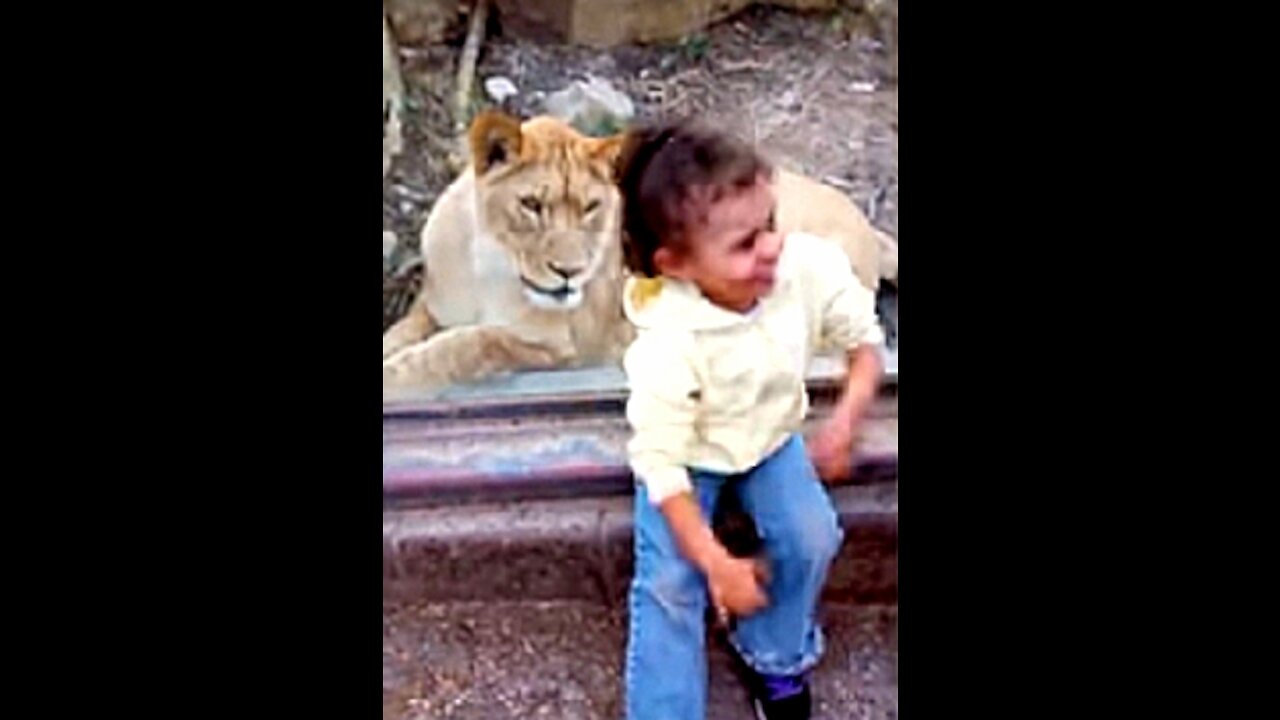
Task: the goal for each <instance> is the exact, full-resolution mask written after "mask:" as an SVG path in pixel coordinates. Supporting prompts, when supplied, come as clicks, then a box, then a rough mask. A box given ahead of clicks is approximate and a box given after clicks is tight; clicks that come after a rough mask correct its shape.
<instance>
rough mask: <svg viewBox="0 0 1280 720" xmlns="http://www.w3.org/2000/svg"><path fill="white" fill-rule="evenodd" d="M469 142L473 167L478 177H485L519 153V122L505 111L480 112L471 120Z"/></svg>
mask: <svg viewBox="0 0 1280 720" xmlns="http://www.w3.org/2000/svg"><path fill="white" fill-rule="evenodd" d="M468 139H469V140H470V143H471V164H472V165H473V166H474V167H475V169H476V175H483V174H485V173H486V172H489V170H490V169H492V168H493V167H494V166H495V165H502V164H503V163H507V162H510V161H511V160H513V159H514V158H515V157H516V156H518V155H519V154H520V121H519V120H517V119H516V118H513V117H511V116H510V115H507V114H506V113H502V112H496V111H488V112H483V113H480V114H479V115H477V116H476V119H475V120H473V121H471V131H470V132H469V134H468Z"/></svg>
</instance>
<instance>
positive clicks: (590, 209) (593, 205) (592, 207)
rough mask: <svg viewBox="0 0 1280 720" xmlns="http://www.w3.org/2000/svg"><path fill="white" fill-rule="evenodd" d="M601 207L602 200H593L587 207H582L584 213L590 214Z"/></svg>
mask: <svg viewBox="0 0 1280 720" xmlns="http://www.w3.org/2000/svg"><path fill="white" fill-rule="evenodd" d="M599 208H600V201H599V200H592V201H590V202H588V203H587V206H586V207H584V208H582V212H583V214H586V215H590V214H591V213H593V212H595V211H596V210H598V209H599Z"/></svg>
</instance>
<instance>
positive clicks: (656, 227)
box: [618, 121, 773, 277]
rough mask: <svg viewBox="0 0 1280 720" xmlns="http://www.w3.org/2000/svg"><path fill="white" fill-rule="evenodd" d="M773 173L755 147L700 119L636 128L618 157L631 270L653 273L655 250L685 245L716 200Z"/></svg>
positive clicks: (624, 244)
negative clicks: (692, 121)
mask: <svg viewBox="0 0 1280 720" xmlns="http://www.w3.org/2000/svg"><path fill="white" fill-rule="evenodd" d="M772 175H773V167H772V165H770V164H769V162H768V161H767V160H765V159H764V158H763V157H762V156H761V155H760V154H758V153H757V152H756V151H755V150H754V149H753V148H751V146H749V145H747V144H746V143H744V142H741V141H739V140H737V139H735V138H733V137H730V136H728V135H725V134H723V133H719V132H716V131H714V130H710V129H708V128H705V127H702V126H700V125H697V124H693V123H689V122H685V121H676V122H670V123H665V124H662V125H654V126H649V127H642V128H637V129H635V130H632V131H631V132H630V133H629V134H628V136H627V139H626V142H625V143H624V145H623V148H622V152H621V154H620V156H619V158H618V189H619V191H620V192H621V194H622V231H623V232H622V250H623V259H624V262H625V263H626V266H627V269H628V270H630V271H631V272H632V273H636V274H638V275H642V276H644V277H656V276H657V275H658V271H657V268H656V267H654V263H653V254H654V252H656V251H657V249H658V248H660V247H668V248H675V249H679V250H685V249H687V241H688V231H689V229H690V228H691V227H695V226H696V225H698V224H699V223H704V222H706V217H707V210H708V208H709V207H710V205H711V204H712V203H714V202H716V201H717V200H719V199H720V197H721V196H723V195H724V194H725V193H726V192H727V191H730V190H737V189H744V188H747V187H750V186H751V185H752V184H753V183H755V182H756V180H757V178H759V177H761V176H764V177H771V176H772Z"/></svg>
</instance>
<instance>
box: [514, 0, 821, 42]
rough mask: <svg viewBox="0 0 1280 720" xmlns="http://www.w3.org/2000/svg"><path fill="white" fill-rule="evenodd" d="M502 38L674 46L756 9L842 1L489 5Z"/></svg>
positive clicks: (569, 0) (542, 0)
mask: <svg viewBox="0 0 1280 720" xmlns="http://www.w3.org/2000/svg"><path fill="white" fill-rule="evenodd" d="M493 1H494V4H495V5H496V6H497V8H498V12H499V14H500V15H501V16H502V29H503V32H504V33H510V34H511V35H513V36H517V37H524V38H527V39H531V40H557V41H561V42H571V43H581V44H584V45H591V46H594V47H608V46H610V45H620V44H625V43H635V42H640V43H647V42H655V41H663V40H676V39H679V38H681V37H683V36H685V35H688V34H689V33H692V32H696V31H698V30H701V29H703V28H705V27H706V26H708V25H710V24H712V23H715V22H719V21H720V20H723V19H725V18H727V17H729V16H730V15H733V14H734V13H737V12H738V11H740V10H742V9H744V8H746V7H748V6H750V5H756V4H762V5H776V6H779V7H786V8H792V9H795V10H831V9H833V8H835V7H836V5H838V4H839V2H840V0H763V1H762V2H757V0H493Z"/></svg>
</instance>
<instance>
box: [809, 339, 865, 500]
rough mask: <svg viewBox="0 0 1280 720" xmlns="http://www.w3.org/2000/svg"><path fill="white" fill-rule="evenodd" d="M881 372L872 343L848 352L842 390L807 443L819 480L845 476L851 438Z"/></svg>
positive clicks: (852, 440)
mask: <svg viewBox="0 0 1280 720" xmlns="http://www.w3.org/2000/svg"><path fill="white" fill-rule="evenodd" d="M882 372H883V366H882V363H881V362H880V353H879V351H878V350H877V349H876V348H875V347H874V346H872V345H859V346H858V347H855V348H854V349H853V350H851V351H849V374H848V376H847V377H846V379H845V385H844V392H843V393H842V394H841V395H840V400H839V401H837V402H836V406H835V408H834V409H833V410H832V411H831V416H830V417H829V418H827V420H826V422H825V423H823V425H822V427H821V429H819V431H818V434H817V435H815V436H814V438H813V440H812V441H811V442H810V443H809V454H810V456H811V457H812V458H813V464H814V467H816V468H817V470H818V475H819V476H820V477H822V479H824V480H826V481H828V482H832V481H837V480H845V479H848V477H849V474H850V472H851V471H852V468H851V467H850V458H852V456H853V443H854V439H855V438H856V437H857V436H858V427H859V425H860V424H861V421H862V417H863V415H864V414H865V413H866V409H867V407H868V406H869V405H870V404H871V401H872V399H874V398H875V395H876V389H877V388H878V387H879V385H880V375H881V373H882Z"/></svg>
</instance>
